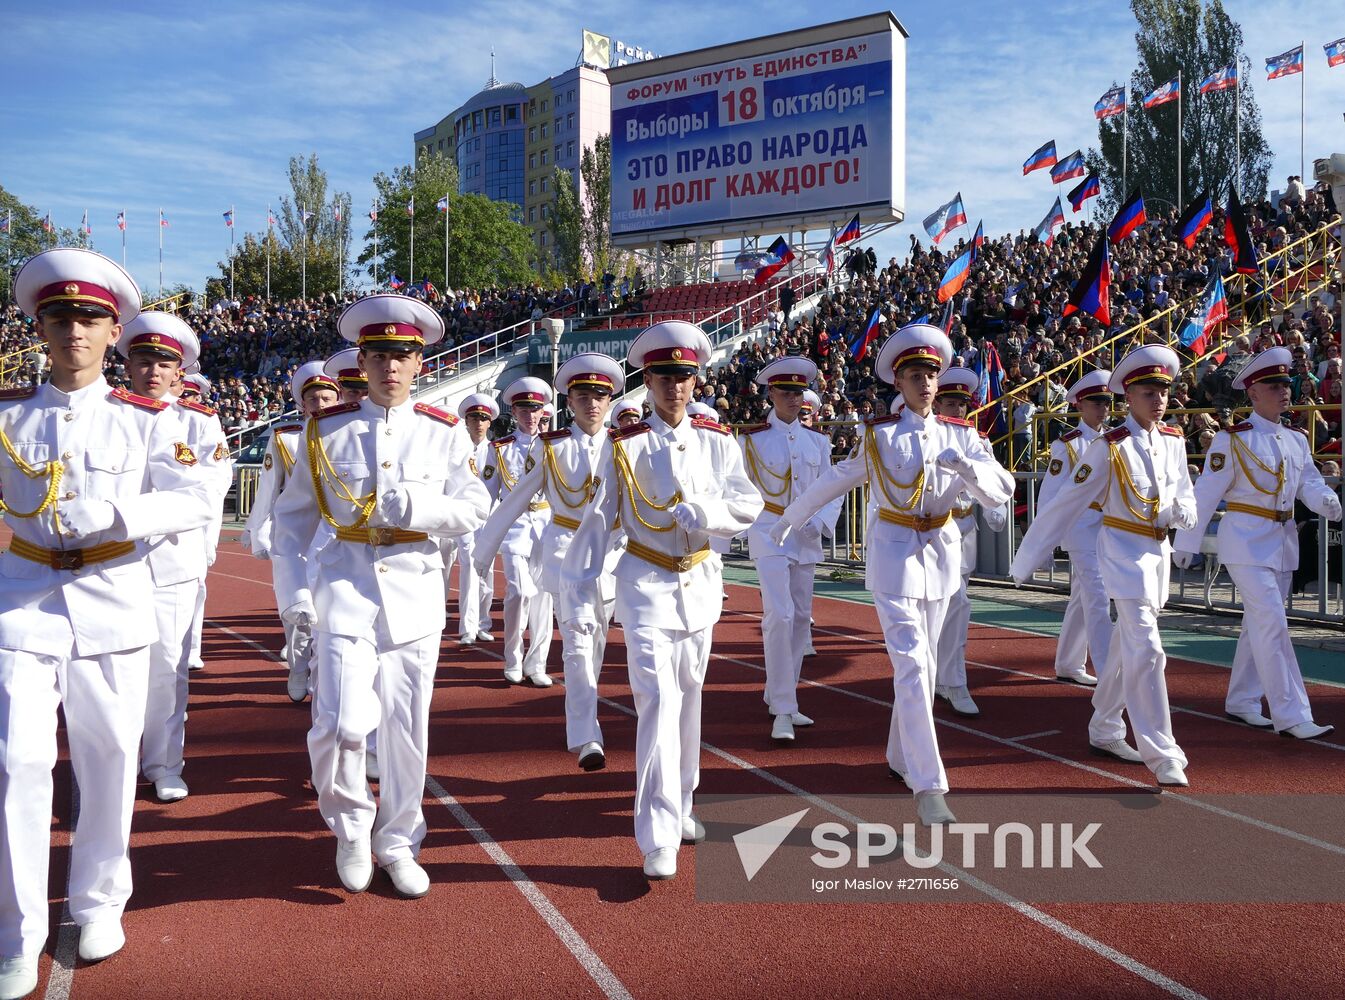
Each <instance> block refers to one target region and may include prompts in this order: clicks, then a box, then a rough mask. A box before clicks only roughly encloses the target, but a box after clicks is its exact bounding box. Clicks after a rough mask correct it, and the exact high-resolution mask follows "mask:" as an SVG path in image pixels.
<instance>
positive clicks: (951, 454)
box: [934, 448, 971, 473]
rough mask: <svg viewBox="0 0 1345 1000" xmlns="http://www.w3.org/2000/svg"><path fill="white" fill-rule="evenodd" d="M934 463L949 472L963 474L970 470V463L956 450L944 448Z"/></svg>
mask: <svg viewBox="0 0 1345 1000" xmlns="http://www.w3.org/2000/svg"><path fill="white" fill-rule="evenodd" d="M934 461H935V463H936V464H937V465H939V466H940V467H942V468H944V469H947V470H948V471H949V472H959V473H960V472H965V471H967V470H968V469H970V468H971V463H970V462H968V461H967V459H966V456H964V455H963V454H962V452H960V451H958V450H957V449H956V448H945V449H944V450H943V452H942V453H941V454H940V455H939V457H938V458H936V459H935V460H934Z"/></svg>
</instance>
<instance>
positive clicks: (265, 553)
mask: <svg viewBox="0 0 1345 1000" xmlns="http://www.w3.org/2000/svg"><path fill="white" fill-rule="evenodd" d="M252 558H254V559H261V560H262V561H264V562H270V561H271V552H270V550H269V549H262V550H261V551H260V552H253V553H252Z"/></svg>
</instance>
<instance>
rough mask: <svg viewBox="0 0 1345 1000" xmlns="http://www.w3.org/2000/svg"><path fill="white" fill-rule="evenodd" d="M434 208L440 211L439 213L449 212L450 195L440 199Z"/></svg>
mask: <svg viewBox="0 0 1345 1000" xmlns="http://www.w3.org/2000/svg"><path fill="white" fill-rule="evenodd" d="M434 207H435V208H437V209H439V211H441V212H447V211H448V195H444V196H443V197H442V198H440V199H439V200H438V201H436V202H435V203H434Z"/></svg>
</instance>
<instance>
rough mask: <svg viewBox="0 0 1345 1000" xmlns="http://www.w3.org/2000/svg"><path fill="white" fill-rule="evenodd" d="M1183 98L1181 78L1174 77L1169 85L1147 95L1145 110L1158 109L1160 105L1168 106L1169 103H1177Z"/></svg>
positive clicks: (1166, 84)
mask: <svg viewBox="0 0 1345 1000" xmlns="http://www.w3.org/2000/svg"><path fill="white" fill-rule="evenodd" d="M1181 96H1182V88H1181V82H1180V78H1179V77H1175V76H1174V77H1173V78H1172V79H1171V80H1169V81H1168V82H1167V83H1165V84H1163V86H1161V87H1159V88H1158V89H1156V90H1154V91H1152V92H1150V93H1149V94H1146V95H1145V97H1144V106H1145V108H1156V107H1158V106H1159V105H1160V104H1167V103H1168V102H1169V101H1175V100H1176V99H1177V98H1179V97H1181Z"/></svg>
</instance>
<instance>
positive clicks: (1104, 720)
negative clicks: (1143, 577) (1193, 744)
mask: <svg viewBox="0 0 1345 1000" xmlns="http://www.w3.org/2000/svg"><path fill="white" fill-rule="evenodd" d="M1115 603H1116V637H1115V641H1114V642H1113V643H1112V645H1111V651H1110V653H1109V655H1108V660H1107V666H1106V668H1105V669H1103V670H1099V671H1098V680H1097V687H1096V688H1095V689H1094V691H1093V718H1092V719H1091V720H1090V721H1089V723H1088V738H1089V739H1090V740H1091V741H1092V742H1093V743H1110V742H1111V741H1112V740H1122V739H1125V735H1126V725H1125V720H1124V719H1123V718H1122V717H1121V713H1122V711H1124V712H1125V714H1126V715H1128V716H1130V728H1131V729H1133V730H1134V733H1135V749H1136V750H1138V751H1139V754H1140V756H1141V757H1143V758H1144V763H1145V764H1147V765H1148V767H1149V770H1151V771H1156V770H1157V769H1158V765H1159V764H1161V763H1163V761H1165V760H1174V761H1176V762H1177V764H1178V765H1179V766H1181V767H1183V768H1184V767H1186V754H1184V753H1182V748H1181V747H1179V746H1178V745H1177V741H1176V740H1175V739H1173V736H1172V712H1171V710H1170V709H1169V708H1168V686H1167V679H1166V677H1164V671H1165V670H1166V669H1167V663H1168V658H1167V654H1166V653H1164V652H1163V642H1162V638H1161V637H1160V636H1159V633H1158V612H1157V611H1156V610H1155V609H1154V607H1153V606H1152V605H1151V604H1149V602H1148V601H1143V600H1135V599H1129V598H1119V597H1118V598H1116V599H1115Z"/></svg>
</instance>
